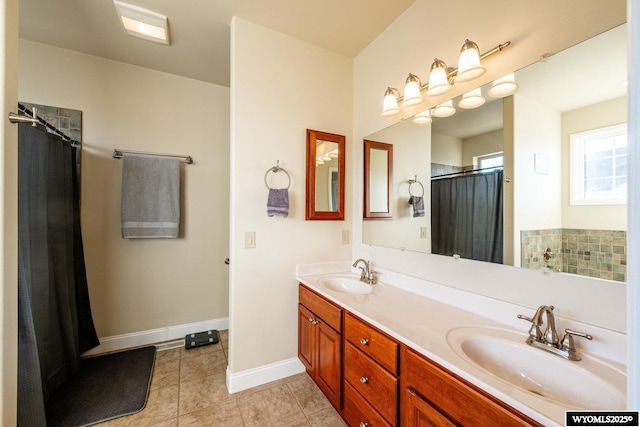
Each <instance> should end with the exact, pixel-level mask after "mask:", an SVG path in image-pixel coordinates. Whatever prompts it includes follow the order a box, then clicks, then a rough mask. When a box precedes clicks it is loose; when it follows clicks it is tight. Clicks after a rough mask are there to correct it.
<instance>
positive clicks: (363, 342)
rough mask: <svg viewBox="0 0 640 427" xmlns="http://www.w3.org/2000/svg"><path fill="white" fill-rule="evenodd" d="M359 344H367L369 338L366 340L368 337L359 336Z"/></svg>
mask: <svg viewBox="0 0 640 427" xmlns="http://www.w3.org/2000/svg"><path fill="white" fill-rule="evenodd" d="M360 344H362V345H369V340H368V339H366V338H361V339H360Z"/></svg>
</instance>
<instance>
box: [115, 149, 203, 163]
mask: <svg viewBox="0 0 640 427" xmlns="http://www.w3.org/2000/svg"><path fill="white" fill-rule="evenodd" d="M125 154H136V155H140V156H160V157H173V158H175V159H180V160H181V161H182V162H184V163H186V164H188V165H190V164H192V163H193V157H191V156H185V155H182V154H163V153H149V152H146V151H131V150H121V149H119V148H116V149H115V150H113V156H112V157H113V158H114V159H121V158H123V157H124V155H125Z"/></svg>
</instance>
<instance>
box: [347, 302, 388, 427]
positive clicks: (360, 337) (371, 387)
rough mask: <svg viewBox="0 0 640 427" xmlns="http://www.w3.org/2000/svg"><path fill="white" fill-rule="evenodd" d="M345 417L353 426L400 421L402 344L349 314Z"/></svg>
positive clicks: (385, 424) (370, 426)
mask: <svg viewBox="0 0 640 427" xmlns="http://www.w3.org/2000/svg"><path fill="white" fill-rule="evenodd" d="M344 336H345V345H344V346H345V347H344V390H345V400H344V409H343V417H344V419H345V421H346V422H347V424H348V425H350V426H363V425H364V426H368V427H374V426H395V425H397V424H398V373H399V368H398V363H399V344H398V343H397V342H396V341H395V340H394V339H392V338H391V337H389V336H388V335H386V334H384V333H383V332H381V331H379V330H378V329H376V328H375V327H373V326H371V325H369V324H368V323H366V322H363V321H362V320H360V319H359V318H357V317H356V316H354V315H352V314H350V313H348V312H347V313H345V327H344Z"/></svg>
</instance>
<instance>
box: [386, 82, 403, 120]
mask: <svg viewBox="0 0 640 427" xmlns="http://www.w3.org/2000/svg"><path fill="white" fill-rule="evenodd" d="M394 91H396V92H397V90H396V89H393V88H390V87H388V88H387V91H386V92H385V93H384V101H383V103H382V115H383V116H393V115H394V114H398V113H399V112H400V107H398V97H397V96H396V95H395V93H394Z"/></svg>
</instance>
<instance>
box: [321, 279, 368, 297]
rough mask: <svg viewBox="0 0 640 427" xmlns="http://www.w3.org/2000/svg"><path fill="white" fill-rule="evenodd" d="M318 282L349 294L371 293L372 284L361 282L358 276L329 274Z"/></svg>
mask: <svg viewBox="0 0 640 427" xmlns="http://www.w3.org/2000/svg"><path fill="white" fill-rule="evenodd" d="M318 284H319V285H322V286H324V287H326V288H328V289H331V290H333V291H337V292H344V293H347V294H355V295H364V294H368V293H371V290H372V289H373V288H372V287H371V285H369V284H367V283H364V282H361V281H360V280H359V279H358V277H357V276H349V275H344V276H327V277H321V278H319V279H318Z"/></svg>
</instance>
